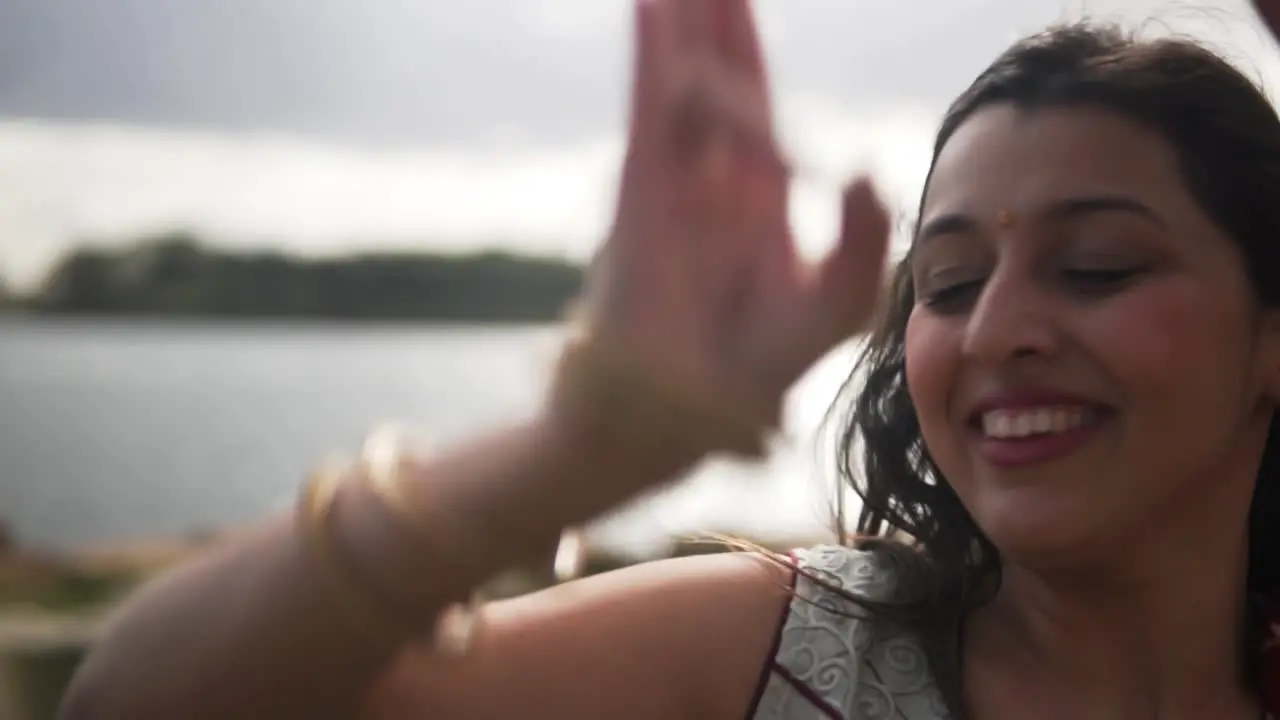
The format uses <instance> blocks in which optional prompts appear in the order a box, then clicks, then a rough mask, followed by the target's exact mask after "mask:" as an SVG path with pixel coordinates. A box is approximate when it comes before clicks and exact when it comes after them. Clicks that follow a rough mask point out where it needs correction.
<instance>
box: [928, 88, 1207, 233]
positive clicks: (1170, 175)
mask: <svg viewBox="0 0 1280 720" xmlns="http://www.w3.org/2000/svg"><path fill="white" fill-rule="evenodd" d="M1084 195H1123V196H1129V197H1133V198H1135V199H1140V200H1142V201H1143V202H1145V203H1147V204H1149V205H1153V206H1159V205H1164V206H1168V205H1169V204H1171V203H1172V204H1177V203H1186V202H1190V201H1191V198H1190V196H1189V194H1188V192H1187V191H1186V188H1185V186H1184V183H1183V180H1182V176H1181V173H1180V172H1179V170H1178V164H1177V157H1176V155H1175V153H1174V151H1173V148H1172V147H1171V146H1169V144H1168V143H1166V142H1165V141H1164V139H1163V138H1162V137H1161V136H1160V135H1158V134H1157V133H1156V132H1154V131H1152V130H1150V129H1148V128H1146V127H1144V126H1142V125H1140V124H1139V123H1137V122H1135V121H1132V120H1129V119H1128V118H1126V117H1124V116H1123V115H1120V114H1118V113H1115V112H1112V111H1108V110H1106V109H1102V108H1096V107H1089V106H1084V107H1061V108H1040V109H1035V110H1025V109H1019V108H1016V107H1014V106H1012V105H1009V104H1000V105H993V106H990V107H987V108H984V109H982V110H979V111H978V112H976V113H974V114H973V115H972V116H970V117H969V118H968V119H967V120H965V121H964V123H962V124H961V125H960V127H959V128H958V129H957V130H956V132H955V133H954V134H953V135H952V136H951V138H950V139H949V140H948V141H947V143H946V145H945V146H944V147H943V149H942V152H941V153H939V155H938V159H937V162H936V163H935V164H934V169H933V175H932V177H931V178H930V180H929V186H928V187H927V188H926V193H925V198H924V217H925V218H927V217H929V216H930V215H932V214H936V213H947V212H963V213H977V214H994V213H997V212H1000V211H1002V210H1011V211H1014V212H1017V213H1029V212H1035V211H1036V210H1037V208H1040V207H1043V206H1045V205H1048V204H1050V203H1053V202H1056V201H1059V200H1062V199H1063V198H1069V197H1074V196H1084Z"/></svg>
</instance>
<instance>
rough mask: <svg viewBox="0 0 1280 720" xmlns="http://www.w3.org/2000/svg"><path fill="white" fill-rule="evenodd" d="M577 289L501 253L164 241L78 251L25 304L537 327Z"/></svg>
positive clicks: (564, 265)
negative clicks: (235, 248)
mask: <svg viewBox="0 0 1280 720" xmlns="http://www.w3.org/2000/svg"><path fill="white" fill-rule="evenodd" d="M581 283H582V268H581V267H580V266H577V265H574V264H571V263H568V262H564V261H558V260H550V259H542V258H532V257H520V256H515V255H510V254H505V253H498V252H486V253H480V254H474V255H464V256H454V255H426V254H414V253H383V254H367V255H357V256H351V257H344V258H338V259H314V260H313V259H302V258H297V257H291V256H287V255H283V254H280V253H271V252H259V253H233V252H229V251H222V250H214V249H211V248H209V247H207V246H204V245H202V244H201V243H200V242H199V241H198V240H197V238H195V237H193V236H191V235H188V234H184V233H171V234H167V235H164V236H160V237H156V238H151V239H147V240H144V241H142V242H139V243H138V244H136V245H134V246H131V247H127V248H124V249H114V250H107V249H100V248H88V247H86V248H82V249H79V250H77V251H75V252H73V253H71V254H70V255H68V256H67V257H65V258H64V259H63V260H62V261H61V262H60V263H59V264H58V265H57V266H56V267H55V268H54V269H53V271H52V272H51V273H50V274H49V276H48V278H47V279H46V281H45V282H44V283H43V285H42V286H41V287H40V288H39V289H38V290H37V291H36V292H35V293H33V294H32V295H31V296H29V297H25V298H22V299H21V304H22V305H23V306H24V307H25V308H26V309H28V310H30V311H32V312H36V313H50V314H73V315H133V316H151V315H156V316H163V315H173V316H187V317H200V316H205V317H231V318H235V317H239V318H332V319H350V320H433V321H462V322H541V321H548V320H553V319H555V318H557V317H559V316H560V315H561V314H562V312H563V311H564V308H565V306H566V305H567V303H568V302H569V301H570V300H571V299H572V298H573V297H574V296H575V295H576V294H577V292H578V289H579V287H580V286H581ZM3 302H4V301H3V293H2V292H0V305H3Z"/></svg>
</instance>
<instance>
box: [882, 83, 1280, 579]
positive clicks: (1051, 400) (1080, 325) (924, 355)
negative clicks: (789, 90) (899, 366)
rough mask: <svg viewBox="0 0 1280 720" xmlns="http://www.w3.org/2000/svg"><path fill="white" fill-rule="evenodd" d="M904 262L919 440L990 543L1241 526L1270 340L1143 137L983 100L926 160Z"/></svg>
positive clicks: (1236, 263) (1210, 226) (1240, 281)
mask: <svg viewBox="0 0 1280 720" xmlns="http://www.w3.org/2000/svg"><path fill="white" fill-rule="evenodd" d="M911 271H912V276H913V279H914V285H915V290H916V304H915V307H914V309H913V311H912V313H911V316H910V320H909V321H908V325H907V332H906V358H907V382H908V386H909V388H910V393H911V398H912V402H913V404H914V406H915V408H916V413H917V416H918V417H919V420H920V426H921V432H922V435H923V437H924V441H925V444H926V446H927V447H928V449H929V453H930V456H931V457H932V458H933V460H934V462H935V463H936V465H937V466H938V468H939V470H940V471H941V473H942V475H943V476H944V477H945V478H946V481H947V482H948V483H949V484H950V485H951V486H952V487H953V488H954V489H955V491H956V493H957V494H958V495H959V497H960V499H961V501H962V502H963V503H964V505H965V507H966V508H967V510H968V512H969V513H970V514H971V515H972V516H973V517H974V519H975V520H976V521H977V523H978V525H979V526H980V527H981V528H982V529H983V531H984V532H985V533H986V535H987V536H988V537H989V538H990V539H991V540H992V541H993V542H994V543H995V544H996V546H997V547H998V548H1000V549H1001V551H1002V553H1006V554H1008V553H1013V554H1015V555H1017V554H1019V553H1021V554H1045V553H1048V554H1061V553H1075V552H1078V551H1087V550H1086V549H1087V548H1095V549H1096V548H1101V547H1112V546H1113V543H1115V542H1124V541H1126V539H1128V538H1133V537H1141V536H1143V535H1144V534H1149V533H1151V532H1154V531H1156V530H1157V528H1159V527H1162V525H1161V524H1162V523H1165V524H1169V523H1174V522H1177V523H1181V522H1185V521H1186V520H1188V519H1191V518H1196V519H1198V527H1197V530H1198V531H1203V530H1205V529H1206V528H1205V524H1204V523H1205V522H1206V520H1205V519H1206V518H1218V519H1219V521H1220V522H1223V523H1238V525H1239V532H1241V533H1243V528H1244V523H1245V513H1246V512H1247V507H1248V502H1249V497H1250V494H1251V491H1252V485H1253V480H1254V474H1255V473H1256V465H1257V462H1258V460H1259V458H1260V455H1261V450H1262V447H1263V443H1264V441H1265V436H1266V429H1267V426H1268V420H1269V417H1270V412H1271V404H1270V402H1269V401H1268V400H1267V398H1266V395H1267V393H1268V391H1269V390H1271V389H1272V388H1273V387H1274V386H1275V384H1276V383H1275V377H1274V376H1275V375H1276V373H1275V370H1274V368H1275V367H1276V366H1277V360H1278V359H1280V341H1277V333H1276V332H1275V331H1274V330H1273V329H1271V328H1273V327H1275V323H1274V322H1273V321H1271V320H1270V319H1269V318H1268V317H1266V316H1264V315H1263V314H1261V313H1260V312H1259V311H1258V310H1257V308H1256V307H1255V302H1254V300H1253V294H1252V292H1251V289H1250V286H1249V283H1248V281H1247V278H1246V273H1245V268H1244V266H1243V261H1242V259H1241V255H1240V253H1239V252H1238V250H1237V249H1236V246H1235V244H1234V243H1233V242H1232V240H1231V238H1229V237H1227V236H1226V235H1225V233H1224V232H1223V231H1222V230H1220V229H1219V228H1218V227H1217V226H1216V225H1215V224H1214V223H1213V222H1212V221H1211V220H1210V219H1209V217H1208V216H1207V215H1206V214H1205V212H1204V211H1203V210H1202V209H1201V207H1200V206H1199V205H1198V203H1197V202H1196V201H1195V199H1194V198H1193V197H1192V195H1191V193H1190V191H1189V189H1188V188H1187V186H1186V184H1185V183H1184V181H1183V176H1182V174H1181V173H1180V171H1179V168H1178V160H1177V157H1176V155H1175V153H1174V150H1173V148H1172V147H1171V146H1170V145H1169V144H1168V143H1166V142H1165V141H1164V140H1163V139H1162V138H1161V137H1160V136H1159V135H1158V134H1156V133H1154V132H1151V131H1149V130H1147V129H1146V128H1144V127H1143V126H1141V125H1138V124H1136V123H1134V122H1131V121H1129V120H1127V119H1125V118H1124V117H1123V116H1120V115H1118V114H1115V113H1111V112H1108V111H1106V110H1102V109H1096V108H1091V107H1066V108H1050V109H1041V110H1035V111H1025V110H1019V109H1016V108H1014V107H1012V106H1009V105H993V106H989V107H987V108H985V109H982V110H979V111H978V112H977V113H975V114H974V115H973V116H972V117H970V118H969V119H968V120H967V121H965V122H964V124H963V125H961V126H960V128H959V129H958V130H957V131H956V132H955V134H954V135H953V136H952V137H951V138H950V139H949V140H948V142H947V143H946V145H945V147H944V148H943V150H942V152H941V153H940V155H939V157H938V159H937V162H936V164H935V167H934V171H933V174H932V176H931V179H930V182H929V186H928V188H927V191H926V195H925V199H924V203H923V207H922V214H921V222H920V231H919V234H918V236H917V239H916V246H915V248H914V250H913V253H912V257H911ZM1209 522H1217V521H1209ZM1187 532H1190V530H1189V529H1188V530H1187Z"/></svg>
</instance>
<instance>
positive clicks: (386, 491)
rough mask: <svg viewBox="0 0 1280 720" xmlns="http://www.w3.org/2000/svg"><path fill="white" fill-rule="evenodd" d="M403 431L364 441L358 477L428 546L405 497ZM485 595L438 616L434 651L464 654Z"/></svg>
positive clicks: (387, 428) (385, 431) (384, 431)
mask: <svg viewBox="0 0 1280 720" xmlns="http://www.w3.org/2000/svg"><path fill="white" fill-rule="evenodd" d="M405 435H406V434H405V432H404V431H403V430H402V429H401V428H400V427H398V426H396V425H390V424H388V425H383V426H381V427H379V428H376V429H375V430H374V431H373V432H371V433H369V436H368V437H367V438H366V439H365V442H364V447H363V448H362V449H361V452H360V463H359V464H360V478H361V479H362V480H363V481H364V484H365V487H367V488H368V489H369V490H370V491H371V492H372V493H373V494H374V496H375V497H376V498H377V499H378V501H379V502H380V503H381V504H382V506H383V507H384V508H385V509H386V510H387V511H388V512H390V513H391V515H393V516H394V517H395V519H396V522H397V523H398V524H399V525H400V526H401V529H403V530H405V531H406V532H408V533H410V534H412V535H414V536H415V537H416V538H418V539H419V540H421V541H423V542H425V543H426V544H428V545H430V544H431V543H433V542H434V539H433V538H429V537H426V534H425V533H424V532H423V531H422V525H421V518H419V517H418V515H417V513H416V512H415V511H414V510H413V507H412V505H411V503H410V502H409V501H408V499H407V498H406V497H405V495H404V490H403V484H402V482H401V479H402V477H403V474H402V470H403V468H404V462H405V442H404V438H405ZM484 603H485V597H484V593H483V592H482V591H480V590H476V591H474V592H473V593H472V594H471V598H470V599H469V600H468V601H467V602H465V603H455V604H453V605H451V606H450V607H448V608H447V609H446V610H445V612H444V613H443V614H441V616H440V620H439V623H438V625H437V627H436V635H435V643H434V645H435V647H434V649H435V650H436V651H437V652H439V653H441V654H443V655H448V656H453V657H458V656H462V655H465V654H467V653H468V652H469V651H470V650H471V647H472V646H473V645H474V644H475V638H476V636H477V635H478V634H479V632H480V630H481V628H482V627H483V624H484V623H483V620H484V616H483V612H482V611H483V609H484Z"/></svg>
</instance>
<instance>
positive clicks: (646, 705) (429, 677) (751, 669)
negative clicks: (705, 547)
mask: <svg viewBox="0 0 1280 720" xmlns="http://www.w3.org/2000/svg"><path fill="white" fill-rule="evenodd" d="M791 579H792V576H791V570H790V568H789V567H787V566H785V565H784V564H781V563H778V562H775V561H773V560H770V559H767V558H764V557H761V556H759V555H755V554H751V553H722V554H713V555H701V556H696V557H689V558H680V559H673V560H661V561H656V562H650V563H644V564H640V565H636V566H634V567H630V568H626V569H623V570H618V571H615V572H611V573H606V574H603V575H598V576H595V577H591V578H587V579H584V580H580V581H577V582H574V583H569V584H567V585H563V586H560V587H555V588H551V589H548V590H544V591H541V592H538V593H534V594H532V595H528V596H526V597H522V598H517V599H513V600H506V601H503V602H500V603H495V604H493V605H492V606H490V607H489V608H488V609H487V611H486V626H485V630H484V633H483V635H482V636H481V638H480V640H479V641H478V642H477V644H476V647H475V648H474V649H473V651H472V653H471V654H470V655H468V656H467V657H466V658H464V659H462V660H458V661H453V662H449V661H446V660H442V659H438V658H428V657H423V656H421V655H414V654H410V653H406V654H405V655H404V656H403V657H401V658H400V659H399V660H398V661H397V662H396V663H395V664H394V667H392V668H391V669H390V670H389V671H388V672H387V673H386V675H385V676H384V678H383V679H382V681H381V682H380V683H379V684H378V686H377V687H376V688H375V689H374V691H373V692H372V694H371V697H370V700H369V703H368V707H367V712H366V714H365V717H366V718H368V720H375V719H376V720H401V719H408V718H421V717H448V718H491V717H516V716H519V717H526V718H531V719H533V720H537V719H539V718H546V719H547V720H560V719H561V718H564V717H610V718H618V719H619V720H625V719H626V718H653V717H664V718H681V717H690V718H692V717H742V716H743V715H745V714H746V713H747V711H748V710H749V707H748V706H749V704H750V703H751V701H752V697H753V694H754V691H755V688H756V685H757V683H758V680H759V677H760V674H761V670H762V668H763V667H764V664H765V662H766V661H767V659H768V657H767V656H768V654H769V653H770V651H771V650H772V648H773V645H774V638H775V636H776V633H777V631H778V627H779V623H780V621H781V619H782V614H783V612H784V610H785V608H786V606H787V604H788V602H789V600H790V597H791V592H790V586H791Z"/></svg>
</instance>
